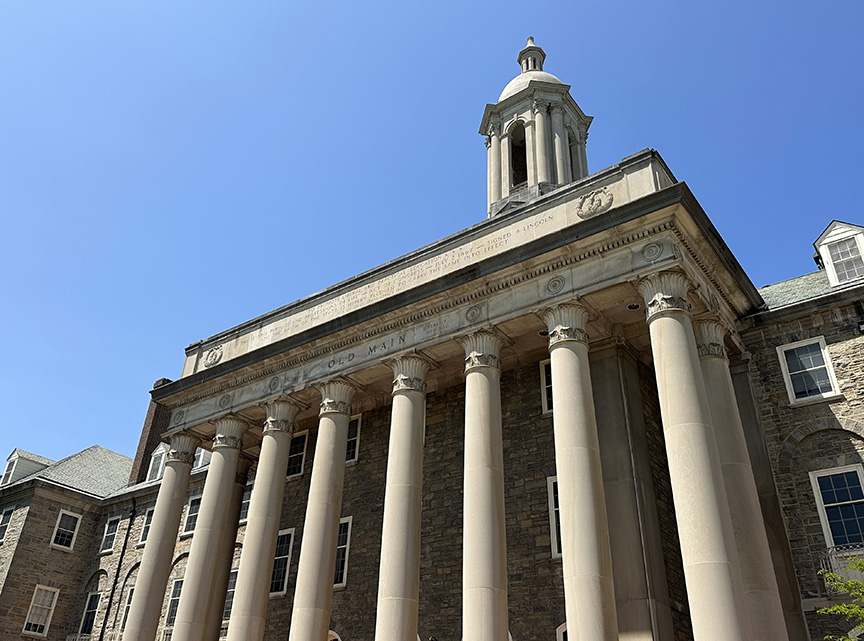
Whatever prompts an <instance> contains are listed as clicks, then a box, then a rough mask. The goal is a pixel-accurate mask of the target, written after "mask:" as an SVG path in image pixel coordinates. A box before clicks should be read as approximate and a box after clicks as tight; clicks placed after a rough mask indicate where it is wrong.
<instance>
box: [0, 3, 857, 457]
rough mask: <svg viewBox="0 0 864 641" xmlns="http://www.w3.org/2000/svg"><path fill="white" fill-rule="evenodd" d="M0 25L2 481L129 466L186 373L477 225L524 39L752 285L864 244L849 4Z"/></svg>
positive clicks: (89, 10)
mask: <svg viewBox="0 0 864 641" xmlns="http://www.w3.org/2000/svg"><path fill="white" fill-rule="evenodd" d="M528 7H531V3H527V4H526V3H524V2H520V3H515V2H514V3H507V2H496V3H483V2H477V3H465V2H459V3H457V2H447V1H440V2H436V3H422V4H421V3H406V2H392V3H384V2H363V3H356V2H355V3H325V2H318V3H302V4H301V3H296V2H274V1H270V0H259V1H253V2H243V3H241V2H223V1H219V0H208V2H192V1H179V2H178V1H177V0H172V1H170V2H168V1H164V0H148V1H147V2H116V1H113V0H112V1H108V0H103V1H86V0H79V1H76V2H69V1H68V0H62V1H60V0H43V1H40V2H34V1H33V0H5V1H4V2H2V3H0V123H2V125H0V217H2V222H3V225H2V235H0V238H2V241H3V242H2V252H0V274H2V285H3V292H4V297H3V301H2V309H3V312H4V313H3V314H2V315H0V354H2V361H0V363H2V365H0V407H2V408H3V415H2V417H0V426H2V427H0V455H2V456H3V457H5V456H6V455H7V454H8V452H10V451H11V450H12V449H13V448H14V447H21V448H23V449H27V450H31V451H35V452H37V453H40V454H43V455H45V456H49V457H52V458H61V457H63V456H66V455H69V454H72V453H74V452H76V451H78V450H80V449H83V448H84V447H87V446H89V445H92V444H94V443H98V444H100V445H103V446H105V447H108V448H110V449H114V450H116V451H118V452H122V453H124V454H128V455H132V454H133V453H134V450H135V447H136V445H137V440H138V434H139V430H140V428H141V424H142V422H143V420H144V415H145V411H146V408H147V403H148V398H149V396H148V391H149V389H150V387H151V386H152V383H153V382H154V381H155V380H156V379H158V378H161V377H163V376H165V377H169V378H176V377H177V376H178V375H179V372H180V367H181V365H182V361H183V348H184V347H185V346H186V345H188V344H189V343H191V342H193V341H195V340H198V339H200V338H205V337H207V336H210V335H212V334H215V333H217V332H219V331H221V330H224V329H227V328H229V327H231V326H233V325H236V324H238V323H240V322H243V321H244V320H246V319H249V318H252V317H254V316H256V315H259V314H262V313H264V312H267V311H269V310H271V309H273V308H276V307H279V306H281V305H284V304H286V303H289V302H291V301H292V300H295V299H297V298H300V297H302V296H305V295H307V294H310V293H312V292H315V291H318V290H320V289H323V288H324V287H327V286H328V285H330V284H333V283H335V282H337V281H339V280H342V279H345V278H348V277H350V276H352V275H354V274H356V273H359V272H361V271H364V270H366V269H368V268H371V267H374V266H375V265H378V264H380V263H382V262H385V261H387V260H390V259H392V258H394V257H396V256H399V255H401V254H404V253H406V252H408V251H411V250H413V249H416V248H417V247H421V246H423V245H425V244H427V243H430V242H433V241H435V240H437V239H438V238H441V237H443V236H446V235H448V234H451V233H453V232H455V231H458V230H459V229H462V228H464V227H467V226H469V225H471V224H473V223H475V222H477V221H479V220H482V219H483V218H484V216H485V207H486V203H485V198H486V176H485V173H486V151H485V148H484V146H483V139H482V137H481V136H480V135H479V134H478V133H477V129H478V127H479V124H480V118H481V116H482V113H483V108H484V106H485V104H486V103H487V102H493V101H495V100H496V99H497V96H498V94H499V93H500V91H501V89H502V88H503V87H504V85H505V84H506V83H507V82H508V81H509V80H510V79H511V78H512V77H513V76H515V75H516V74H517V73H518V66H517V64H516V61H515V59H516V54H517V53H518V51H519V50H520V49H521V48H522V47H523V46H524V44H525V39H526V37H527V35H528V34H529V31H530V33H532V34H533V35H534V37H535V39H536V41H537V44H539V45H540V46H542V47H543V48H544V49H545V50H546V53H547V55H548V57H547V60H546V70H547V71H549V72H551V73H553V74H555V75H556V76H558V77H559V78H561V79H562V80H563V81H564V82H566V83H568V84H570V85H572V89H571V93H572V95H573V97H574V98H575V99H576V101H577V102H578V103H579V104H580V106H581V107H582V109H583V110H584V111H585V112H586V113H588V114H590V115H593V116H594V117H595V120H594V123H593V124H592V127H591V134H590V139H589V144H588V160H589V166H590V169H591V170H592V171H596V170H599V169H602V168H603V167H606V166H609V165H611V164H614V163H615V162H617V161H619V160H620V159H621V158H623V157H624V156H627V155H629V154H631V153H633V152H636V151H638V150H640V149H643V148H646V147H653V148H655V149H657V150H658V151H659V152H660V153H661V154H662V155H663V157H664V159H665V160H666V162H667V163H668V164H669V166H670V167H671V169H672V171H673V172H674V173H675V175H676V177H677V178H678V179H679V180H683V181H686V182H687V183H688V184H689V186H690V188H691V189H692V190H693V192H694V193H695V194H696V197H697V198H698V199H699V201H700V202H701V203H702V205H703V207H704V208H705V210H706V211H707V212H708V215H709V216H710V217H711V218H712V220H713V221H714V223H715V225H716V226H717V228H718V229H719V231H720V233H721V234H722V235H723V236H724V238H725V239H726V241H727V243H728V244H729V246H730V248H731V249H732V251H733V252H734V253H735V255H736V256H737V257H738V259H739V261H740V262H741V264H742V265H743V266H744V268H745V270H746V271H747V272H748V273H749V274H750V276H751V278H752V280H753V282H754V283H755V284H756V285H757V286H762V285H765V284H768V283H771V282H776V281H779V280H783V279H785V278H790V277H793V276H796V275H799V274H802V273H806V272H809V271H812V270H813V269H814V264H813V261H812V258H811V256H812V253H813V249H812V245H811V244H812V242H813V240H815V238H816V237H817V236H818V235H819V233H820V232H821V231H822V230H823V229H824V228H825V227H826V226H827V224H828V223H829V222H830V221H831V220H832V219H834V218H837V219H840V220H846V221H849V222H853V223H857V224H864V213H862V205H861V200H860V190H861V188H862V187H864V163H862V162H861V161H860V150H861V149H862V148H864V125H862V117H861V114H862V113H864V88H862V86H864V82H862V78H864V71H862V66H864V65H862V62H864V44H862V43H864V38H862V37H861V34H860V26H861V24H862V23H864V3H861V2H860V0H837V1H834V0H830V1H829V2H823V3H813V2H806V3H805V2H797V1H791V2H790V1H787V2H775V1H763V2H752V0H751V1H750V2H726V3H713V4H708V3H695V2H692V1H689V2H684V1H682V2H675V1H664V0H661V1H660V2H650V3H649V2H640V3H634V2H618V3H610V2H599V1H595V0H588V1H583V2H578V3H575V2H567V3H564V2H561V3H548V2H547V3H535V4H534V8H533V9H532V10H531V11H530V12H527V13H526V8H528Z"/></svg>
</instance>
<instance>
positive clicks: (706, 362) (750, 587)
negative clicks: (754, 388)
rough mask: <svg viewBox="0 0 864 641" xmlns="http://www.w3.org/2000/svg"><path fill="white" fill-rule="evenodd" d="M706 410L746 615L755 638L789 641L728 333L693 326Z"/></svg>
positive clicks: (712, 323)
mask: <svg viewBox="0 0 864 641" xmlns="http://www.w3.org/2000/svg"><path fill="white" fill-rule="evenodd" d="M694 330H695V332H696V344H697V349H698V352H699V357H700V364H701V366H702V376H703V377H704V379H705V385H706V387H707V388H708V389H710V390H711V394H710V395H709V396H708V404H709V406H710V409H711V420H712V422H713V423H714V435H715V438H716V440H717V450H718V453H719V456H720V466H721V469H722V471H723V481H724V484H725V486H726V497H727V499H728V501H729V513H730V517H731V519H732V528H733V530H734V533H735V543H736V544H737V553H738V556H739V559H740V567H741V577H742V589H743V595H742V596H741V598H742V600H743V601H744V603H745V606H746V607H747V609H748V613H749V616H750V623H751V625H752V628H753V638H754V639H756V640H757V641H788V638H789V637H788V635H787V633H786V623H785V618H784V614H783V604H782V603H781V601H780V590H779V588H778V586H777V578H776V575H775V573H774V564H773V561H772V560H771V549H770V547H769V546H768V535H767V533H766V531H765V523H764V519H763V517H762V508H761V506H760V504H759V493H758V491H757V489H756V481H755V480H754V478H753V469H752V467H751V464H750V455H749V453H748V451H747V441H746V439H745V437H744V426H743V425H742V423H741V415H740V414H739V412H738V402H737V400H736V398H735V391H734V389H733V387H732V375H731V373H730V371H729V362H728V360H727V358H726V350H725V347H724V342H725V341H724V339H725V336H726V331H727V330H726V327H725V326H724V325H723V324H721V323H720V322H718V321H716V320H704V321H698V322H696V323H695V324H694Z"/></svg>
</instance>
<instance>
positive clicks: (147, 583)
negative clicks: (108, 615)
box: [123, 434, 199, 641]
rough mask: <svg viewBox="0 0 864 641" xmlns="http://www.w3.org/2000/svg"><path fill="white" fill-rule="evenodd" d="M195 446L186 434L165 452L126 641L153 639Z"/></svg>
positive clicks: (184, 500)
mask: <svg viewBox="0 0 864 641" xmlns="http://www.w3.org/2000/svg"><path fill="white" fill-rule="evenodd" d="M198 443H199V440H198V439H197V438H195V437H193V436H190V435H187V434H177V435H175V436H173V437H172V438H171V450H170V451H169V452H168V461H167V463H166V464H165V472H164V475H163V476H162V483H161V485H160V486H159V494H158V496H157V497H156V507H155V508H154V510H153V520H152V521H151V522H150V534H149V536H148V537H147V543H146V544H145V545H144V554H143V555H142V557H141V566H140V568H139V569H138V580H137V581H136V582H135V592H134V593H133V595H132V604H131V605H130V607H129V617H128V618H127V620H126V630H125V631H124V633H123V638H124V639H126V640H127V641H153V640H154V639H155V638H156V630H157V628H158V627H159V618H160V616H161V614H162V601H163V599H164V597H165V588H166V587H167V584H168V575H169V574H170V572H171V557H172V556H173V554H174V545H175V544H176V543H177V531H178V530H179V529H180V514H181V513H182V511H183V504H184V503H185V502H186V491H187V490H188V489H189V473H190V472H191V471H192V463H193V462H194V460H195V448H196V447H197V446H198Z"/></svg>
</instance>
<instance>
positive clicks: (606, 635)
mask: <svg viewBox="0 0 864 641" xmlns="http://www.w3.org/2000/svg"><path fill="white" fill-rule="evenodd" d="M543 317H544V319H545V320H546V325H547V327H548V329H549V356H550V362H551V368H552V408H553V409H552V421H553V425H554V430H555V467H556V471H557V475H558V505H559V513H560V517H561V559H562V563H563V566H564V605H565V609H566V612H567V628H568V630H570V636H571V638H573V639H579V640H580V641H618V616H617V613H616V607H615V587H614V585H613V583H612V553H611V550H610V545H609V524H608V521H607V516H606V499H605V496H604V491H603V472H602V470H601V467H600V443H599V438H598V436H597V419H596V418H595V416H594V396H593V392H592V389H591V372H590V371H589V367H588V335H587V334H586V333H585V321H586V320H587V318H588V312H587V310H586V309H585V308H584V307H582V306H581V305H572V304H570V305H558V306H557V307H553V308H552V309H550V310H548V311H546V313H545V314H544V315H543Z"/></svg>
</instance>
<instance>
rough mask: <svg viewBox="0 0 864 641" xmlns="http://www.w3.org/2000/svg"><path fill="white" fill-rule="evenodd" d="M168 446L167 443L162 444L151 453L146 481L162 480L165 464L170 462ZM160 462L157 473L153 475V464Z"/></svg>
mask: <svg viewBox="0 0 864 641" xmlns="http://www.w3.org/2000/svg"><path fill="white" fill-rule="evenodd" d="M168 449H169V448H168V445H167V444H165V443H160V444H159V445H157V446H156V449H154V450H153V452H151V453H150V465H148V466H147V478H146V479H145V481H158V480H159V479H161V478H162V475H163V474H164V473H165V462H166V461H167V460H168ZM157 460H158V462H159V465H158V468H157V470H158V471H157V472H156V474H155V475H154V474H153V464H154V463H155V462H156V461H157Z"/></svg>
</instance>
